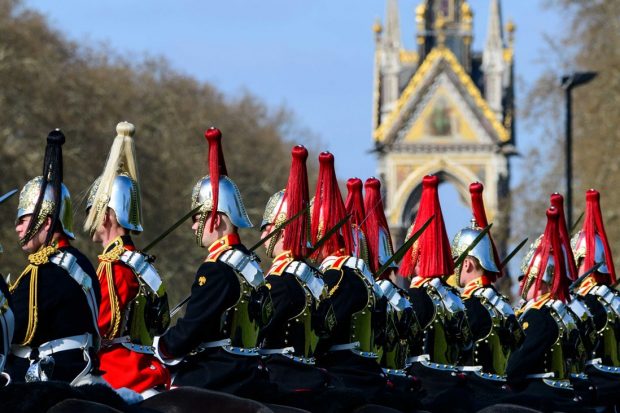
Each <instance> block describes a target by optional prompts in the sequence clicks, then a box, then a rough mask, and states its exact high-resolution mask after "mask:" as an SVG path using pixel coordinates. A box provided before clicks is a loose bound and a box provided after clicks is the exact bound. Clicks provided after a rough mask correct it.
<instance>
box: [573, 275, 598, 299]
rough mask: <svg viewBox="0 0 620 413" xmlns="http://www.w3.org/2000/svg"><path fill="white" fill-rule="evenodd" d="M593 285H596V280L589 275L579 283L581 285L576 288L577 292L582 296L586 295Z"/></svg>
mask: <svg viewBox="0 0 620 413" xmlns="http://www.w3.org/2000/svg"><path fill="white" fill-rule="evenodd" d="M594 287H596V280H595V279H594V277H592V276H590V277H588V278H586V279H585V281H583V282H582V283H581V285H580V286H579V289H578V290H577V294H579V295H582V296H583V295H586V294H588V293H589V292H590V290H592V289H593V288H594Z"/></svg>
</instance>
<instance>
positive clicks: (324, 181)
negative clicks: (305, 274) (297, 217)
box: [311, 152, 353, 259]
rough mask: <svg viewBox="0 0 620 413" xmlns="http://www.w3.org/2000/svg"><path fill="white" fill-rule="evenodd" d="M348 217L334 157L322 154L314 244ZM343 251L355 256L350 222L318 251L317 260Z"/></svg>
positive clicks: (312, 226) (327, 153) (325, 153)
mask: <svg viewBox="0 0 620 413" xmlns="http://www.w3.org/2000/svg"><path fill="white" fill-rule="evenodd" d="M346 215H347V213H346V210H345V207H344V202H342V195H341V194H340V188H338V180H337V179H336V171H335V169H334V155H332V154H331V153H329V152H321V154H320V155H319V178H318V181H317V184H316V193H315V197H314V205H313V206H312V225H311V236H312V243H313V244H315V243H316V242H317V241H318V240H319V239H320V238H321V237H322V236H324V235H325V233H327V232H328V231H329V230H330V229H332V228H333V227H335V226H336V224H337V223H338V222H339V221H340V220H342V219H343V218H344V217H345V216H346ZM341 249H344V255H351V251H352V249H353V239H352V233H351V223H350V221H349V220H347V222H346V223H345V224H344V225H343V226H342V227H341V228H340V230H339V231H337V232H336V233H335V234H333V235H332V236H331V237H330V239H329V240H327V241H326V242H325V243H324V244H323V245H322V246H321V248H319V250H317V251H315V252H314V257H315V258H316V259H324V258H325V257H327V256H329V255H330V254H336V253H338V251H340V250H341Z"/></svg>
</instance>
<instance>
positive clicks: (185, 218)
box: [142, 205, 201, 252]
mask: <svg viewBox="0 0 620 413" xmlns="http://www.w3.org/2000/svg"><path fill="white" fill-rule="evenodd" d="M200 207H201V205H198V206H197V207H196V208H194V209H192V210H191V211H189V212H188V213H187V214H185V215H183V217H181V219H179V220H178V221H177V222H175V223H174V224H172V226H171V227H170V228H168V229H167V230H165V231H164V232H162V233H161V235H159V236H158V237H157V238H155V239H154V240H153V241H151V242H150V243H149V245H147V246H146V247H144V248H143V249H142V252H147V251H148V250H150V249H151V248H153V247H154V246H155V245H157V244H158V243H159V242H160V241H161V240H162V239H164V238H166V237H167V236H168V235H169V234H170V233H171V232H172V231H174V230H175V229H177V228H178V227H179V226H181V224H182V223H184V222H185V221H186V220H187V219H188V218H189V217H191V216H194V215H195V214H196V213H197V212H198V210H199V209H200Z"/></svg>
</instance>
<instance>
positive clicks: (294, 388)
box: [259, 146, 336, 410]
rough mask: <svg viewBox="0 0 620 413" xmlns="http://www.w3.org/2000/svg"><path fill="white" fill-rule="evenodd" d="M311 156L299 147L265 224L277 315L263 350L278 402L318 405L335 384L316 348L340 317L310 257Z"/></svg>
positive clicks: (269, 206)
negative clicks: (321, 365)
mask: <svg viewBox="0 0 620 413" xmlns="http://www.w3.org/2000/svg"><path fill="white" fill-rule="evenodd" d="M307 158H308V151H307V150H306V148H305V147H303V146H295V147H294V148H293V150H292V163H291V170H290V175H289V178H288V183H287V185H286V189H284V190H282V191H278V192H276V193H275V194H274V195H273V196H272V197H271V198H270V199H269V202H268V203H267V206H266V208H265V213H264V216H263V222H262V224H261V228H262V230H263V237H266V236H267V235H269V234H270V233H272V232H273V231H276V234H275V235H274V236H272V237H271V239H270V240H269V241H267V243H266V244H265V247H266V249H267V255H268V256H269V257H272V258H273V262H272V264H271V267H270V269H269V271H268V272H267V276H266V281H267V285H268V287H269V291H270V293H271V298H272V300H273V307H274V315H273V319H272V321H271V323H269V325H268V326H267V327H265V328H263V329H262V330H261V333H260V336H261V340H262V343H261V349H260V350H259V352H260V354H262V355H264V361H265V364H266V366H267V370H268V371H269V377H270V380H271V382H272V383H276V384H277V385H278V393H279V396H278V398H276V399H275V400H274V402H276V403H280V404H287V405H294V406H298V407H302V408H306V409H308V408H310V406H312V407H313V408H312V410H315V409H317V407H318V406H317V405H318V404H319V403H318V402H317V396H319V395H320V394H321V393H323V392H324V391H325V390H326V389H327V387H328V386H329V385H331V384H332V383H330V377H329V375H328V374H326V372H325V371H324V370H322V369H319V368H317V367H316V366H315V352H316V348H317V344H318V341H319V337H325V336H326V335H329V334H330V333H331V330H332V329H333V328H334V327H335V324H336V320H335V318H334V314H333V309H332V307H331V303H330V301H329V299H328V298H327V288H326V286H325V283H324V282H323V280H322V279H321V274H320V273H319V271H318V270H315V269H314V268H312V267H311V266H310V265H308V264H307V263H306V262H305V258H306V257H307V256H308V255H309V252H310V249H309V248H308V236H309V234H308V228H309V211H308V210H307V208H308V205H309V202H310V200H309V193H308V173H307V170H306V159H307ZM295 216H298V217H297V218H296V219H295V220H293V221H292V222H289V223H288V224H287V226H286V227H284V228H281V229H279V228H280V226H281V225H282V224H283V223H284V222H285V221H288V220H290V219H292V218H293V217H295ZM319 410H320V409H319Z"/></svg>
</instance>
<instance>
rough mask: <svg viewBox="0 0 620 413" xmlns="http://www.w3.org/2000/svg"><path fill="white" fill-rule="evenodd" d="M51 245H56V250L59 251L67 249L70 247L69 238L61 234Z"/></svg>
mask: <svg viewBox="0 0 620 413" xmlns="http://www.w3.org/2000/svg"><path fill="white" fill-rule="evenodd" d="M53 244H55V245H56V248H58V249H60V248H67V247H70V246H71V244H70V243H69V237H67V236H66V235H64V234H62V235H61V236H60V237H58V238H57V239H56V240H55V241H54V242H53Z"/></svg>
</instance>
